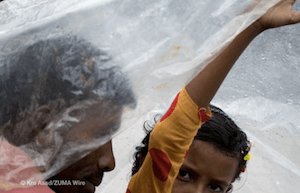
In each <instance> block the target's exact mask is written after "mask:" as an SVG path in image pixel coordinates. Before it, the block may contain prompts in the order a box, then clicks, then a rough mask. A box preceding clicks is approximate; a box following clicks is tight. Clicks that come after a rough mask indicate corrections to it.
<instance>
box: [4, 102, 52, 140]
mask: <svg viewBox="0 0 300 193" xmlns="http://www.w3.org/2000/svg"><path fill="white" fill-rule="evenodd" d="M24 114H26V115H25V116H24V117H23V118H22V120H20V121H19V122H17V123H15V124H13V123H9V124H8V125H7V126H6V128H4V133H3V134H4V136H5V138H6V139H7V140H8V141H9V142H10V143H12V144H14V145H16V146H20V145H23V144H27V143H30V142H31V141H32V140H34V138H35V136H36V135H37V134H38V133H39V132H40V131H42V130H43V129H44V128H45V127H46V126H47V125H48V123H49V122H50V119H51V116H50V115H51V110H50V108H49V106H47V105H43V106H40V107H39V108H37V109H36V110H35V111H33V112H25V113H24Z"/></svg>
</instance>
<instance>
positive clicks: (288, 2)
mask: <svg viewBox="0 0 300 193" xmlns="http://www.w3.org/2000/svg"><path fill="white" fill-rule="evenodd" d="M294 3H295V0H281V1H280V2H279V3H278V4H276V5H275V6H274V7H272V8H270V9H269V10H268V11H267V13H266V14H265V15H263V16H262V17H261V18H260V19H258V20H257V21H255V22H254V23H253V24H252V25H250V26H249V27H248V28H246V29H245V30H244V31H242V32H241V33H240V34H239V35H238V36H237V37H236V38H235V39H234V40H233V41H232V42H231V43H230V44H229V45H228V46H227V47H226V48H224V50H222V51H221V52H220V54H219V55H218V56H217V57H216V58H215V59H214V60H212V61H211V62H210V63H209V64H207V65H206V66H205V68H204V69H202V71H201V72H200V73H199V74H198V75H197V76H196V77H195V78H194V79H193V80H191V81H190V82H189V83H188V85H187V86H186V90H187V92H188V93H189V95H190V96H191V98H192V99H193V100H194V102H195V103H196V104H197V105H198V106H199V107H206V106H208V105H209V103H210V101H211V100H212V98H213V97H214V95H215V94H216V92H217V90H218V88H219V87H220V85H221V84H222V82H223V80H224V79H225V77H226V75H227V74H228V72H229V71H230V69H231V68H232V66H233V65H234V63H235V61H236V60H237V59H238V58H239V56H240V55H241V54H242V53H243V51H244V50H245V48H246V47H247V46H248V45H249V44H250V42H251V41H252V40H253V39H254V38H255V37H256V36H257V35H258V34H260V33H261V32H263V31H264V30H266V29H269V28H275V27H280V26H284V25H288V24H295V23H299V22H300V12H299V11H294V10H293V4H294Z"/></svg>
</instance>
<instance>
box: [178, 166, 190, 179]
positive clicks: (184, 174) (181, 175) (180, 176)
mask: <svg viewBox="0 0 300 193" xmlns="http://www.w3.org/2000/svg"><path fill="white" fill-rule="evenodd" d="M177 179H179V180H181V181H184V182H190V181H192V175H191V174H190V172H188V171H186V170H184V169H180V170H179V173H178V176H177Z"/></svg>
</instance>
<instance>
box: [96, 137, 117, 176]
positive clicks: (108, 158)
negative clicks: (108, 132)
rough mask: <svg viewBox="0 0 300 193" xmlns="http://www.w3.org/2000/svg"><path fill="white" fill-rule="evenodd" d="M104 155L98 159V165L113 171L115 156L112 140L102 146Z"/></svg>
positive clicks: (102, 168)
mask: <svg viewBox="0 0 300 193" xmlns="http://www.w3.org/2000/svg"><path fill="white" fill-rule="evenodd" d="M101 149H102V150H101V152H102V155H100V156H99V159H98V167H99V169H101V170H102V171H107V172H108V171H111V170H113V169H114V168H115V157H114V154H113V149H112V142H111V140H110V141H109V142H107V143H106V144H104V145H103V146H102V147H101Z"/></svg>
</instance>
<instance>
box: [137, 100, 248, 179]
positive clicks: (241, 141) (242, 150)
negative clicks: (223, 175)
mask: <svg viewBox="0 0 300 193" xmlns="http://www.w3.org/2000/svg"><path fill="white" fill-rule="evenodd" d="M210 108H211V111H212V114H213V116H212V118H211V119H210V120H209V121H207V122H205V123H204V124H203V125H202V126H201V128H200V129H199V130H198V132H197V134H196V136H195V138H194V139H195V140H202V141H205V142H207V143H210V144H212V145H214V146H215V147H216V148H217V149H218V150H220V151H221V152H223V153H224V154H225V155H227V156H230V157H236V158H237V159H239V168H238V170H237V172H236V175H235V178H234V180H236V179H239V178H240V174H241V172H242V171H244V170H245V169H246V164H247V161H246V160H244V157H245V155H247V154H248V152H249V151H250V142H249V141H248V139H247V135H246V134H245V133H244V132H243V131H242V130H241V129H240V128H239V127H238V126H237V125H236V124H235V123H234V121H233V120H232V119H231V118H230V117H229V116H228V115H227V114H226V113H225V112H224V111H222V110H221V109H220V108H218V107H216V106H213V105H210ZM158 120H159V116H156V117H155V118H154V121H155V123H156V122H157V121H158ZM153 127H154V124H151V123H149V122H145V123H144V129H145V131H146V136H145V138H144V139H143V140H142V144H141V145H140V146H138V147H136V153H135V154H134V163H133V168H132V175H134V174H135V173H136V172H137V171H138V170H139V168H140V167H141V165H142V163H143V161H144V158H145V157H146V154H147V152H148V144H149V137H150V133H151V131H152V129H153Z"/></svg>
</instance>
